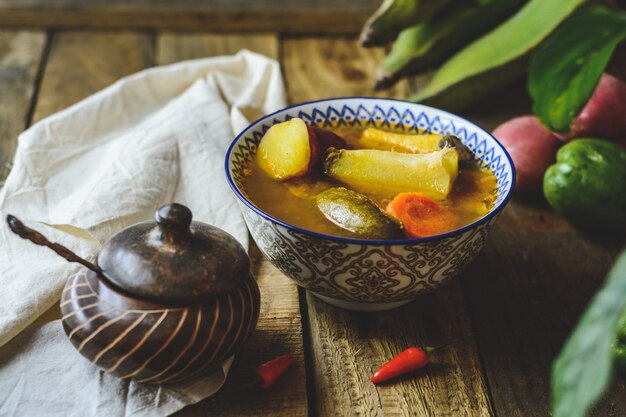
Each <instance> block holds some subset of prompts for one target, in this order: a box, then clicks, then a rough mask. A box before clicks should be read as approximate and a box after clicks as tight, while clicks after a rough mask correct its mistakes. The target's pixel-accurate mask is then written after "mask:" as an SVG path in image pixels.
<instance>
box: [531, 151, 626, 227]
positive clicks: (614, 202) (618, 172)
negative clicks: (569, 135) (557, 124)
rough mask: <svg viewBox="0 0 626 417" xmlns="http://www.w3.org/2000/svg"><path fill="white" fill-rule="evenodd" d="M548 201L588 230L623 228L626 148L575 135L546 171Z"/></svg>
mask: <svg viewBox="0 0 626 417" xmlns="http://www.w3.org/2000/svg"><path fill="white" fill-rule="evenodd" d="M543 192H544V195H545V197H546V199H547V200H548V203H550V205H551V206H552V207H553V208H554V209H555V210H556V211H558V212H559V213H561V214H562V215H563V216H565V217H566V218H567V219H568V220H570V221H571V222H572V224H574V225H576V226H578V227H580V228H582V229H587V230H591V231H604V232H614V233H619V232H624V231H626V151H625V150H624V149H622V148H620V147H619V146H617V145H616V144H614V143H611V142H608V141H605V140H600V139H575V140H573V141H572V142H570V143H568V144H566V145H565V146H563V147H562V148H561V149H560V150H559V152H558V153H557V162H556V164H554V165H552V166H551V167H550V168H548V170H547V171H546V174H545V176H544V181H543Z"/></svg>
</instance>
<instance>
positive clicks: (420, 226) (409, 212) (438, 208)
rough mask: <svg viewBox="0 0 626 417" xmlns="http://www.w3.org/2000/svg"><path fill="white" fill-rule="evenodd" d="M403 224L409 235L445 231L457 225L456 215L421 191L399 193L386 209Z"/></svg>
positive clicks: (415, 235)
mask: <svg viewBox="0 0 626 417" xmlns="http://www.w3.org/2000/svg"><path fill="white" fill-rule="evenodd" d="M386 211H387V213H389V214H390V215H392V216H394V217H395V218H396V219H398V220H399V221H400V222H401V223H402V224H403V225H404V231H405V233H406V234H407V236H409V237H426V236H433V235H438V234H440V233H445V232H447V231H450V230H452V229H454V228H455V227H456V225H457V221H458V219H457V217H456V215H454V213H452V212H451V211H450V210H449V209H448V208H447V207H445V206H443V205H442V204H440V203H438V202H436V201H435V200H433V199H431V198H430V197H427V196H425V195H424V194H421V193H400V194H398V195H397V196H396V197H395V198H394V199H393V200H391V202H390V203H389V205H387V209H386Z"/></svg>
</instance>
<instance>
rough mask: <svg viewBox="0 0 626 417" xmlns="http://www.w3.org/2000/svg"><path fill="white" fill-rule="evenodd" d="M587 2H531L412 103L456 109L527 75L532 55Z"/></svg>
mask: <svg viewBox="0 0 626 417" xmlns="http://www.w3.org/2000/svg"><path fill="white" fill-rule="evenodd" d="M583 3H585V0H530V1H529V2H528V3H527V4H526V5H525V6H524V7H523V8H522V9H520V10H519V11H518V12H517V13H516V14H515V15H513V16H512V17H511V18H509V19H508V20H506V21H504V22H502V23H501V24H500V26H498V27H496V28H495V29H494V30H492V31H491V32H489V33H487V34H486V35H484V36H482V37H481V38H479V39H477V40H475V41H474V42H472V43H471V44H469V45H468V46H466V47H465V48H464V49H462V50H461V51H459V52H458V53H456V54H455V55H454V56H452V57H451V58H450V59H449V60H448V61H447V62H446V63H445V64H443V66H441V68H439V69H438V70H437V71H436V72H435V74H434V75H433V77H432V78H431V80H430V81H429V82H428V84H427V85H426V86H425V87H424V88H423V89H421V90H420V91H418V92H417V94H415V95H413V96H412V97H411V98H409V100H411V101H418V102H425V103H426V104H431V105H434V106H439V107H449V106H454V107H456V108H458V107H460V105H459V104H458V103H459V102H461V105H463V104H467V102H469V101H470V100H474V99H475V98H476V97H477V96H478V97H480V96H483V95H484V94H485V93H486V92H489V91H494V89H495V88H496V87H498V88H499V87H501V86H502V85H503V84H506V83H507V82H509V81H512V80H514V79H515V78H517V76H518V75H521V74H522V73H523V72H525V71H526V69H527V59H528V57H529V56H530V53H531V51H532V50H534V49H535V48H536V47H538V45H539V44H540V43H541V42H543V41H544V40H545V39H546V38H547V37H548V36H549V35H550V34H551V33H552V32H553V31H554V30H555V29H556V28H557V27H558V26H559V25H560V24H561V22H563V21H564V20H565V19H566V18H567V17H568V16H570V15H571V14H572V13H573V12H574V10H576V9H577V8H578V7H580V6H581V5H582V4H583Z"/></svg>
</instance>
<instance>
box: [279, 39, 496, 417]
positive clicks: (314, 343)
mask: <svg viewBox="0 0 626 417" xmlns="http://www.w3.org/2000/svg"><path fill="white" fill-rule="evenodd" d="M381 57H382V51H379V50H364V49H362V48H359V47H358V46H357V43H356V41H354V40H353V39H336V38H335V39H314V38H306V39H286V40H285V41H284V42H283V57H282V62H283V71H284V74H285V77H286V79H287V84H288V90H289V95H290V99H291V101H292V102H293V103H297V102H301V101H307V100H314V99H320V98H326V97H336V96H342V95H360V94H363V95H371V87H370V85H371V81H372V78H373V71H374V68H375V66H376V62H377V61H378V60H379V59H380V58H381ZM406 88H407V86H406V83H401V84H400V85H399V86H397V87H396V88H395V89H394V90H392V91H390V92H385V93H381V95H383V96H397V97H403V95H404V94H405V91H406ZM307 311H308V324H309V326H308V327H309V340H310V347H309V349H310V351H311V360H310V362H311V366H310V369H311V370H312V372H313V377H314V378H313V379H314V393H315V395H314V399H311V400H310V401H311V404H312V407H313V408H314V410H315V411H316V413H317V414H318V415H320V416H333V415H336V416H344V415H364V416H382V415H385V416H406V415H415V416H489V415H491V407H490V403H489V396H488V393H487V389H486V385H485V382H484V380H483V377H482V374H481V370H480V361H479V357H478V353H477V351H476V347H475V344H474V341H473V339H472V338H471V337H470V338H468V339H466V340H465V341H463V342H459V343H458V344H456V345H453V346H451V347H449V348H447V349H445V350H442V351H440V352H438V353H436V354H434V355H433V363H432V364H431V365H430V366H428V367H426V368H425V369H424V370H423V371H420V372H418V373H416V374H415V375H411V376H409V377H406V378H403V379H401V380H400V381H397V382H396V383H394V384H389V385H384V386H380V387H376V386H374V385H373V384H372V383H371V382H370V381H369V378H370V376H371V375H372V373H373V372H374V371H375V370H376V368H377V367H378V366H380V365H381V364H382V363H384V362H386V361H387V360H389V359H390V358H391V357H393V356H394V355H395V354H397V353H399V352H400V351H402V350H404V349H406V348H408V347H409V346H419V345H437V344H440V343H445V342H447V341H450V340H453V339H456V338H459V337H464V336H468V335H471V333H472V328H471V324H470V322H469V320H468V318H467V312H466V306H465V300H464V297H463V294H462V292H461V287H460V284H459V282H458V281H457V282H453V283H452V284H451V285H449V286H448V287H446V288H445V289H442V290H440V291H437V292H435V293H433V294H430V295H425V296H423V297H420V298H419V299H418V300H417V301H415V302H414V303H411V304H409V305H407V306H405V307H402V308H400V309H397V310H394V311H389V312H382V313H357V312H348V311H342V310H339V309H337V308H334V307H331V306H328V305H326V304H325V303H323V302H321V301H319V300H317V299H316V298H314V297H313V296H312V295H310V294H308V295H307Z"/></svg>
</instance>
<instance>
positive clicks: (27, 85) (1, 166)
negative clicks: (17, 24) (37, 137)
mask: <svg viewBox="0 0 626 417" xmlns="http://www.w3.org/2000/svg"><path fill="white" fill-rule="evenodd" d="M45 44H46V34H45V33H44V32H42V31H0V97H2V99H1V100H0V185H1V184H2V183H3V182H4V179H5V178H6V176H7V175H8V174H9V171H10V170H11V161H12V160H13V154H14V153H15V148H16V147H17V136H18V135H19V134H20V133H21V132H22V130H24V129H25V128H26V127H27V126H28V124H29V122H30V120H28V119H29V114H30V110H31V105H32V101H33V98H34V96H35V91H36V88H37V86H36V79H37V74H38V72H39V70H40V67H41V66H42V59H43V55H44V48H45Z"/></svg>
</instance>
